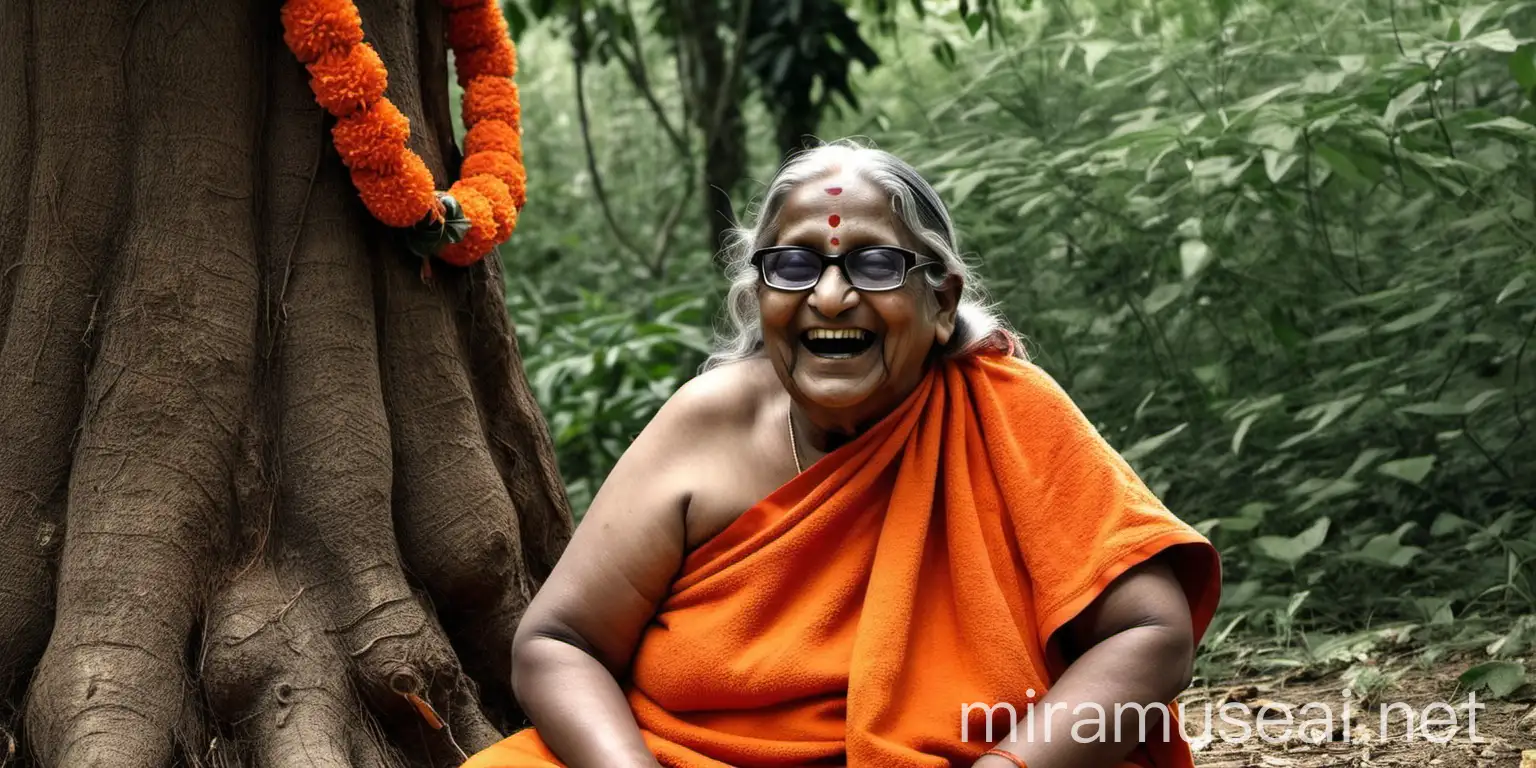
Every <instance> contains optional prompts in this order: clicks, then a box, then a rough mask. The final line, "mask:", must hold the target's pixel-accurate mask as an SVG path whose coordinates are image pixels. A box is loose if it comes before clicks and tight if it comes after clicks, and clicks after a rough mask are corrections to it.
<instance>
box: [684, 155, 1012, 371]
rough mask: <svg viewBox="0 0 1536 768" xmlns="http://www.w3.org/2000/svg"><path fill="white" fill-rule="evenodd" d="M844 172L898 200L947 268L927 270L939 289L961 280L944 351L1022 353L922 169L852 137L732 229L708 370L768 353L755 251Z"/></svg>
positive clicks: (795, 170) (786, 169)
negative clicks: (837, 171)
mask: <svg viewBox="0 0 1536 768" xmlns="http://www.w3.org/2000/svg"><path fill="white" fill-rule="evenodd" d="M837 167H841V168H842V169H844V170H845V171H847V172H850V173H856V174H858V175H859V176H860V177H862V178H863V179H865V180H867V181H869V182H870V183H872V184H874V185H876V186H878V187H879V188H880V189H881V190H883V191H884V192H885V193H886V195H887V196H889V197H890V199H891V207H892V209H893V210H894V212H895V213H896V217H897V218H898V219H899V220H900V221H901V222H902V224H903V225H904V226H906V228H907V229H908V230H909V231H910V232H911V233H912V234H913V235H915V236H916V237H917V238H918V240H920V241H921V242H922V243H923V245H924V246H926V248H927V250H928V251H929V254H928V255H930V256H933V257H934V258H936V259H938V260H939V262H940V263H941V264H942V265H943V273H942V274H937V275H935V274H931V273H929V272H924V273H923V274H924V276H925V277H926V278H927V280H928V283H929V285H930V286H932V287H934V288H938V287H939V286H941V285H942V284H943V281H944V280H945V279H946V277H953V278H954V279H957V280H959V281H960V286H961V289H960V290H961V293H960V304H959V307H958V315H957V317H956V322H955V332H954V334H953V335H951V336H950V339H949V341H948V343H946V344H945V345H944V347H943V349H942V350H940V351H941V352H942V354H943V355H945V356H948V357H955V356H960V355H966V354H970V353H972V352H976V351H979V350H981V349H984V348H992V349H1004V350H1008V351H1009V352H1010V353H1012V354H1017V355H1021V356H1022V354H1023V348H1024V347H1023V344H1022V343H1021V342H1020V341H1019V339H1018V337H1017V336H1016V335H1015V334H1014V333H1013V331H1012V330H1011V329H1009V328H1008V326H1007V323H1006V321H1004V320H1003V318H1002V317H1001V316H1000V315H999V314H998V313H997V312H996V311H995V310H994V309H993V307H992V306H991V305H990V304H989V303H988V302H987V300H986V297H985V294H984V292H983V291H982V288H981V284H980V282H979V281H978V280H977V278H976V276H975V275H974V274H973V273H972V272H971V269H970V267H969V266H967V265H966V263H965V261H964V260H963V259H962V258H961V256H960V245H959V239H958V238H957V237H956V236H955V227H954V223H953V222H952V221H951V220H950V217H949V210H948V209H947V208H946V207H945V205H944V202H943V201H942V200H941V199H939V193H938V192H937V191H935V190H934V188H933V186H932V185H931V184H929V183H928V181H927V180H926V179H924V178H923V177H922V175H921V174H919V173H918V172H917V169H915V168H913V167H912V166H911V165H908V164H907V163H906V162H904V161H903V160H901V159H900V158H898V157H896V156H895V155H892V154H891V153H889V152H885V151H883V150H879V149H874V148H871V147H864V146H860V145H859V144H857V143H855V142H852V141H849V140H846V139H845V140H841V141H836V142H832V143H830V144H824V145H822V146H819V147H816V148H814V149H810V150H806V151H804V152H800V153H797V154H796V155H794V156H793V157H791V158H790V159H789V160H788V161H787V162H785V163H784V165H783V166H782V167H781V168H780V169H779V172H778V173H777V174H776V175H775V176H774V177H773V180H772V181H771V182H769V184H768V190H767V192H766V193H765V194H764V196H763V200H762V203H761V205H760V210H759V211H758V213H757V217H756V222H755V223H754V224H753V225H752V226H750V227H746V228H737V229H735V230H733V231H732V232H731V234H730V239H729V240H728V242H727V245H726V249H725V274H726V277H727V278H729V279H730V282H731V287H730V290H729V292H728V293H727V294H726V300H725V317H724V321H725V322H724V325H723V327H721V328H720V329H719V330H718V332H717V333H716V335H715V344H714V352H713V354H711V355H710V356H709V359H707V360H705V361H704V365H703V367H702V370H705V371H707V370H710V369H711V368H715V367H718V366H721V365H725V364H727V363H734V362H737V361H740V360H745V359H747V358H751V357H754V356H756V355H757V354H758V353H759V352H760V351H761V350H762V347H763V329H762V325H761V315H760V310H759V308H758V304H757V281H758V274H757V270H756V269H754V268H753V267H752V263H751V260H752V254H753V252H755V251H756V250H757V249H759V248H765V247H768V246H770V245H773V243H774V241H775V240H776V239H777V237H778V233H779V222H778V218H779V212H780V210H781V209H782V208H783V207H784V201H785V199H786V198H788V197H789V194H790V193H791V192H793V191H794V190H795V189H797V188H798V187H799V186H800V185H801V184H804V183H806V182H809V181H814V180H816V179H819V178H823V177H825V176H826V175H828V174H829V173H831V172H832V170H833V169H834V168H837Z"/></svg>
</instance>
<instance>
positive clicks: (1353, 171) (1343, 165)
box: [1314, 144, 1370, 185]
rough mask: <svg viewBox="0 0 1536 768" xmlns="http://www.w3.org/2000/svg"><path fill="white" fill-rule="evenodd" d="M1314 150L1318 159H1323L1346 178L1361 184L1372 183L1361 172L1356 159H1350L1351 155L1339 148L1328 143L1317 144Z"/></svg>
mask: <svg viewBox="0 0 1536 768" xmlns="http://www.w3.org/2000/svg"><path fill="white" fill-rule="evenodd" d="M1314 151H1315V152H1316V153H1317V157H1318V159H1319V160H1322V161H1323V163H1324V164H1325V165H1327V166H1328V167H1329V168H1331V169H1333V172H1334V173H1336V174H1338V175H1339V176H1342V177H1344V178H1345V179H1348V180H1349V181H1352V182H1354V183H1356V184H1360V185H1367V184H1369V183H1370V182H1369V181H1368V180H1367V179H1366V178H1365V176H1364V175H1363V174H1361V173H1360V169H1359V168H1358V167H1356V166H1355V163H1354V161H1352V160H1350V158H1349V156H1348V155H1346V154H1344V153H1343V152H1340V151H1339V150H1337V149H1334V148H1333V147H1330V146H1328V145H1326V144H1319V145H1317V147H1316V148H1315V149H1314Z"/></svg>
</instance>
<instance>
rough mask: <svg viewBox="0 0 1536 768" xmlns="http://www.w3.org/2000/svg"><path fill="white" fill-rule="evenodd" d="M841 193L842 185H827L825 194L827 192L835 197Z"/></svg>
mask: <svg viewBox="0 0 1536 768" xmlns="http://www.w3.org/2000/svg"><path fill="white" fill-rule="evenodd" d="M842 193H843V188H842V187H827V194H829V195H831V196H833V197H837V196H838V195H841V194H842Z"/></svg>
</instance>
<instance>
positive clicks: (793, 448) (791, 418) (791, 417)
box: [785, 406, 805, 475]
mask: <svg viewBox="0 0 1536 768" xmlns="http://www.w3.org/2000/svg"><path fill="white" fill-rule="evenodd" d="M785 421H787V422H789V450H790V452H791V453H793V454H794V455H795V474H797V475H798V474H801V473H803V472H805V469H804V468H802V467H801V466H800V446H799V445H797V444H796V443H795V408H794V406H790V408H789V411H788V413H787V415H786V417H785Z"/></svg>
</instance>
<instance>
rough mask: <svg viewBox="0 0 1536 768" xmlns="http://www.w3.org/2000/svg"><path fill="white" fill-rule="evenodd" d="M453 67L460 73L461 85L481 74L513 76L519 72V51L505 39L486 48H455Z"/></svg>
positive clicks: (467, 83)
mask: <svg viewBox="0 0 1536 768" xmlns="http://www.w3.org/2000/svg"><path fill="white" fill-rule="evenodd" d="M453 68H454V70H455V71H456V72H457V73H458V76H459V86H460V87H464V86H466V85H469V82H470V81H471V80H474V79H475V78H477V77H480V76H481V75H486V76H489V77H513V76H515V75H516V74H517V52H516V50H515V49H514V48H513V47H512V46H510V45H507V44H506V42H505V41H503V42H502V44H501V45H488V46H485V47H484V48H466V49H462V50H461V49H458V48H455V49H454V54H453Z"/></svg>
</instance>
